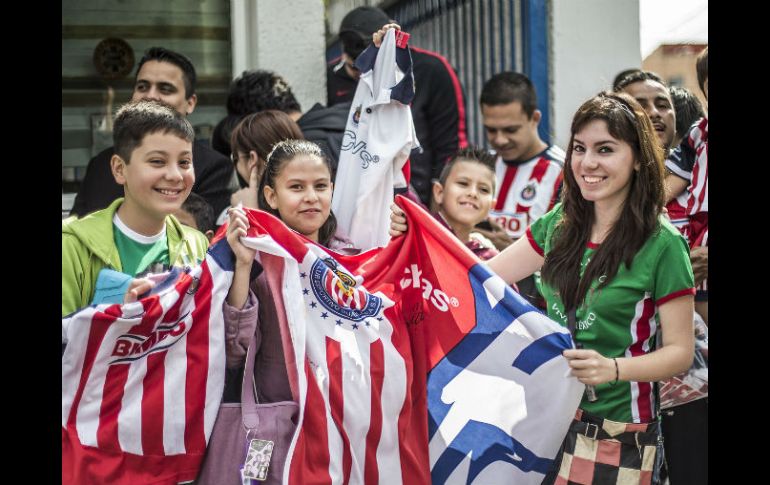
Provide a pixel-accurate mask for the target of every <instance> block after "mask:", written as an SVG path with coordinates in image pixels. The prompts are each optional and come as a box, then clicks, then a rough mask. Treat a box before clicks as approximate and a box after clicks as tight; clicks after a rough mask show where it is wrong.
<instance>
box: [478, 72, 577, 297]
mask: <svg viewBox="0 0 770 485" xmlns="http://www.w3.org/2000/svg"><path fill="white" fill-rule="evenodd" d="M479 102H480V104H481V115H482V117H483V123H484V131H485V132H486V134H487V141H488V142H489V144H490V146H491V147H492V148H493V149H494V151H495V152H496V154H497V160H496V162H495V176H496V178H497V191H496V194H495V198H496V199H497V201H496V203H495V206H494V207H493V210H492V211H490V213H489V215H490V219H492V220H494V221H495V222H497V223H499V224H500V225H501V226H503V228H504V229H505V231H506V233H507V234H508V236H510V237H511V238H512V239H513V240H516V239H518V238H520V237H521V236H522V235H523V234H524V232H525V231H526V230H527V227H528V226H529V225H530V224H531V223H532V222H534V221H535V220H537V219H538V218H539V217H540V216H542V215H543V214H545V213H546V212H548V211H549V210H550V209H551V208H552V207H553V205H554V204H555V202H556V200H557V199H558V194H559V189H560V188H561V181H562V167H563V166H564V151H563V150H562V149H561V148H559V147H557V146H555V145H549V144H548V143H546V142H545V141H543V140H542V139H541V138H540V135H539V134H538V132H537V127H538V125H539V124H540V118H541V117H542V113H541V112H540V110H539V109H537V94H536V93H535V87H534V85H533V84H532V81H530V80H529V78H527V76H525V75H524V74H521V73H518V72H511V71H506V72H501V73H499V74H495V75H494V76H492V77H491V78H490V79H489V80H488V81H487V82H486V83H485V84H484V87H483V88H482V90H481V97H480V100H479ZM493 240H494V241H495V245H496V246H497V248H498V249H499V250H501V251H502V250H503V249H505V247H506V246H507V245H508V244H510V243H508V244H504V243H503V245H502V247H501V244H500V238H495V239H493ZM513 240H512V241H510V242H513ZM518 287H519V291H520V293H521V294H522V295H523V296H524V297H526V298H527V299H529V300H530V302H532V304H534V305H536V306H542V304H543V303H542V301H541V300H542V299H541V297H540V294H539V292H538V291H537V289H536V288H535V284H534V278H533V277H528V278H526V279H524V280H522V281H520V282H519V283H518Z"/></svg>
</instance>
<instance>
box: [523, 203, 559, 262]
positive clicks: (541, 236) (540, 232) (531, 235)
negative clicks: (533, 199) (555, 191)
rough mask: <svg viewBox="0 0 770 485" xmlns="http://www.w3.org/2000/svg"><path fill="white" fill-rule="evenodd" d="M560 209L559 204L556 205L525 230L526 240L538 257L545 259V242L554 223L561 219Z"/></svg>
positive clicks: (550, 233)
mask: <svg viewBox="0 0 770 485" xmlns="http://www.w3.org/2000/svg"><path fill="white" fill-rule="evenodd" d="M561 207H562V206H561V203H558V204H556V205H555V206H554V208H553V209H551V210H550V211H549V212H547V213H546V214H545V215H543V216H542V217H540V218H539V219H537V220H536V221H535V222H533V223H532V224H531V225H530V226H529V227H528V228H527V240H528V241H529V243H530V244H531V245H532V249H534V250H535V251H536V252H537V254H539V255H540V256H543V257H545V248H546V241H547V240H548V238H549V237H551V235H552V228H553V226H554V224H555V222H556V221H557V220H559V219H560V218H561Z"/></svg>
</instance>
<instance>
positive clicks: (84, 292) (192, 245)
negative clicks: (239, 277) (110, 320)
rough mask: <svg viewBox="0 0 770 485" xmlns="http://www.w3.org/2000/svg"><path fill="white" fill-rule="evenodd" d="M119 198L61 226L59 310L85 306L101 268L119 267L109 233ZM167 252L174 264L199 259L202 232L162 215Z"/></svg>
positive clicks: (202, 250)
mask: <svg viewBox="0 0 770 485" xmlns="http://www.w3.org/2000/svg"><path fill="white" fill-rule="evenodd" d="M122 202H123V199H122V198H119V199H116V200H115V201H114V202H113V203H112V204H110V206H109V207H107V208H106V209H102V210H100V211H96V212H94V213H92V214H89V215H87V216H85V217H83V218H82V219H75V218H68V219H65V220H63V221H62V226H61V253H62V254H61V314H62V316H64V315H69V314H70V313H72V312H74V311H75V310H79V309H81V308H84V307H86V306H88V305H89V304H90V303H91V300H92V299H93V297H94V292H95V291H96V289H95V288H94V285H95V284H96V278H97V276H98V275H99V271H101V270H102V269H103V268H111V269H114V270H116V271H122V265H121V263H120V257H119V256H118V248H117V247H116V246H115V238H114V236H113V233H112V218H113V216H114V215H115V211H116V210H118V207H120V204H121V203H122ZM166 237H167V238H168V253H169V254H168V256H169V261H171V262H172V263H171V264H172V265H174V266H185V265H189V266H194V265H197V264H199V263H200V262H201V261H203V258H204V257H205V256H206V249H207V248H208V240H207V239H206V236H204V235H203V234H201V233H200V232H198V231H196V230H195V229H193V228H191V227H187V226H183V225H182V224H180V223H179V221H178V220H177V219H176V217H174V216H171V215H169V216H166Z"/></svg>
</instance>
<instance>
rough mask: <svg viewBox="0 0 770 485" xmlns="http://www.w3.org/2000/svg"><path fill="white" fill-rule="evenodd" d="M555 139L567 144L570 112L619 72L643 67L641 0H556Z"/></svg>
mask: <svg viewBox="0 0 770 485" xmlns="http://www.w3.org/2000/svg"><path fill="white" fill-rule="evenodd" d="M551 7H552V15H553V16H552V19H551V21H552V24H551V25H552V29H551V35H552V37H551V50H552V53H553V56H552V59H551V79H552V87H553V89H552V93H551V94H552V96H553V97H552V98H551V101H552V104H551V106H552V110H553V111H552V113H553V117H552V118H551V119H552V122H551V131H552V135H553V137H552V140H554V142H555V143H556V145H558V146H560V147H562V148H564V149H566V148H567V143H568V142H569V135H570V125H571V123H572V116H573V115H574V114H575V111H576V110H577V109H578V108H579V107H580V105H581V104H583V102H584V101H585V100H587V99H588V98H590V97H591V96H593V95H595V94H597V93H598V92H599V91H602V90H605V89H610V88H611V86H610V85H611V84H612V80H613V79H614V77H615V75H616V74H617V73H618V72H620V71H622V70H624V69H628V68H633V67H637V68H641V65H642V56H641V51H640V40H639V0H581V1H579V2H576V1H574V0H552V4H551Z"/></svg>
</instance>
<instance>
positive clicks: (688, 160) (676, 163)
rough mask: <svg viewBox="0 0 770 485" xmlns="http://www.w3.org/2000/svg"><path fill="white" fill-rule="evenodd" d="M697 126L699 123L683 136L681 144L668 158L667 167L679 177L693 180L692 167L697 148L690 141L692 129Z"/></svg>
mask: <svg viewBox="0 0 770 485" xmlns="http://www.w3.org/2000/svg"><path fill="white" fill-rule="evenodd" d="M695 128H697V125H693V126H692V127H691V128H690V130H688V132H687V136H685V137H684V138H682V142H681V143H679V146H677V147H676V148H675V149H674V151H672V152H671V155H669V157H668V158H667V159H666V168H667V169H668V170H670V171H671V172H672V173H673V174H674V175H676V176H677V177H681V178H683V179H685V180H687V181H690V180H692V169H693V167H694V166H695V148H694V147H693V146H692V144H691V143H690V131H692V130H693V129H695Z"/></svg>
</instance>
